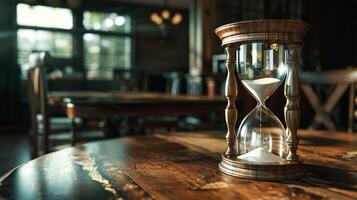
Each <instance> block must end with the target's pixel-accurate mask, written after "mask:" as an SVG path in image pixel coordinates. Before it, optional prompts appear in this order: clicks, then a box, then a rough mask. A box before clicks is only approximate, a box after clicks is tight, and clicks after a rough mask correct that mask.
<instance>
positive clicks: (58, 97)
mask: <svg viewBox="0 0 357 200" xmlns="http://www.w3.org/2000/svg"><path fill="white" fill-rule="evenodd" d="M48 96H49V97H48V98H49V102H52V103H54V104H57V105H60V106H61V105H62V106H65V107H67V110H66V113H67V116H69V117H117V116H148V115H153V116H162V115H168V116H172V115H204V114H209V113H212V112H222V113H223V111H224V107H225V106H226V99H225V98H224V97H219V96H214V97H208V96H187V95H169V94H164V93H148V92H145V93H144V92H119V91H113V92H94V91H67V92H50V93H49V94H48Z"/></svg>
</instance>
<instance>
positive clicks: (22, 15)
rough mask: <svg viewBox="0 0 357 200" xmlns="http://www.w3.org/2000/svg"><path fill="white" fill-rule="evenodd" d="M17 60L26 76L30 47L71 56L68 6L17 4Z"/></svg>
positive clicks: (71, 22) (24, 76) (35, 49)
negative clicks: (66, 7)
mask: <svg viewBox="0 0 357 200" xmlns="http://www.w3.org/2000/svg"><path fill="white" fill-rule="evenodd" d="M16 10H17V17H16V21H17V24H18V26H19V28H18V30H17V62H18V64H19V65H20V66H21V71H22V75H21V77H22V79H26V78H27V70H28V67H29V66H28V58H29V55H30V54H31V52H33V51H48V52H50V54H51V55H52V56H53V57H57V58H72V57H73V36H72V33H71V29H72V28H73V15H72V11H71V10H70V9H65V8H53V7H48V6H31V5H28V4H23V3H19V4H17V9H16Z"/></svg>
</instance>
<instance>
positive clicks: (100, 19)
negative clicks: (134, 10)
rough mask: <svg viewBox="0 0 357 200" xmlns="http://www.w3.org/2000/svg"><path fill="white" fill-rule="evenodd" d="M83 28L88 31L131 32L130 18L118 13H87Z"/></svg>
mask: <svg viewBox="0 0 357 200" xmlns="http://www.w3.org/2000/svg"><path fill="white" fill-rule="evenodd" d="M83 26H84V28H85V29H88V30H100V31H113V32H125V33H128V32H130V17H129V16H128V15H118V14H117V13H103V12H92V11H86V12H84V15H83Z"/></svg>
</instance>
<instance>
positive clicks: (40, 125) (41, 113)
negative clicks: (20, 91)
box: [28, 52, 75, 157]
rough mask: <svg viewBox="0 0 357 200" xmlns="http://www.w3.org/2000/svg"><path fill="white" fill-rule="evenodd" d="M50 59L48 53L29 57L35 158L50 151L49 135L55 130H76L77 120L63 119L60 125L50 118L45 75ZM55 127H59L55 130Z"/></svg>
mask: <svg viewBox="0 0 357 200" xmlns="http://www.w3.org/2000/svg"><path fill="white" fill-rule="evenodd" d="M48 58H49V54H48V53H46V52H36V53H32V54H31V55H30V57H29V64H30V69H29V71H28V96H29V104H30V110H31V133H30V140H31V146H32V156H33V157H37V156H38V155H39V154H43V153H48V152H49V151H50V144H49V134H50V133H51V132H52V130H53V129H56V132H61V131H69V128H70V127H72V130H74V129H73V127H74V123H75V121H74V120H75V119H73V120H70V119H68V118H62V119H61V120H59V121H61V123H58V122H59V121H58V120H57V123H56V122H55V120H52V119H51V118H50V117H51V110H50V107H49V105H48V99H47V80H46V73H45V62H46V59H48ZM61 125H63V126H61ZM66 125H67V126H66ZM54 126H57V127H56V128H55V127H54ZM59 127H61V128H59ZM66 127H67V128H66ZM74 143H75V141H74V132H73V131H72V144H74Z"/></svg>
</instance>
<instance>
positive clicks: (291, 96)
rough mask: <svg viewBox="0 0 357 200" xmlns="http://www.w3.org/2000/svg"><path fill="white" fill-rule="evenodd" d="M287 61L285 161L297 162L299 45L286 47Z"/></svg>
mask: <svg viewBox="0 0 357 200" xmlns="http://www.w3.org/2000/svg"><path fill="white" fill-rule="evenodd" d="M288 49H289V60H288V63H289V64H288V65H289V68H288V73H287V76H286V80H285V87H284V94H285V97H286V104H285V108H284V117H285V123H286V145H287V151H288V152H287V153H288V154H287V156H286V160H298V157H297V154H296V151H297V147H298V142H299V141H298V137H297V130H298V128H299V124H300V81H299V74H298V73H299V71H298V66H299V52H298V51H299V45H297V44H291V45H288Z"/></svg>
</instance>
